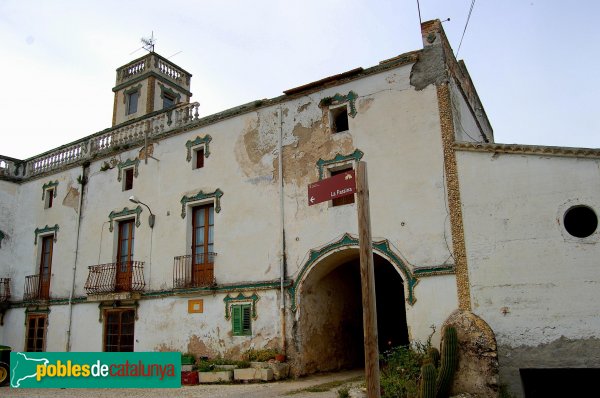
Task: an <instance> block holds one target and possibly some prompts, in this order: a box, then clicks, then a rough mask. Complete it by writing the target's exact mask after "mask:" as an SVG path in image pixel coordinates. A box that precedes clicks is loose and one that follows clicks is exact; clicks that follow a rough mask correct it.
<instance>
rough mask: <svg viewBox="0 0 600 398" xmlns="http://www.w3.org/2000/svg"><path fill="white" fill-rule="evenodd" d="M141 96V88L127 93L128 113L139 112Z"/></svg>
mask: <svg viewBox="0 0 600 398" xmlns="http://www.w3.org/2000/svg"><path fill="white" fill-rule="evenodd" d="M139 97H140V92H139V90H135V91H133V92H131V93H129V94H127V114H128V115H131V114H134V113H136V112H137V108H138V99H139Z"/></svg>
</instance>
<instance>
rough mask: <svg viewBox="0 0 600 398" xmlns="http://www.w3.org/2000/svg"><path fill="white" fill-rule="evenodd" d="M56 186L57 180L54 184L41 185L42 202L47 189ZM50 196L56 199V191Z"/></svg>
mask: <svg viewBox="0 0 600 398" xmlns="http://www.w3.org/2000/svg"><path fill="white" fill-rule="evenodd" d="M57 186H58V180H56V181H54V182H52V181H50V182H48V183H46V184H44V185H42V200H44V198H45V196H46V190H47V189H48V188H52V187H57ZM52 196H54V197H55V198H56V189H55V190H54V192H53V195H52Z"/></svg>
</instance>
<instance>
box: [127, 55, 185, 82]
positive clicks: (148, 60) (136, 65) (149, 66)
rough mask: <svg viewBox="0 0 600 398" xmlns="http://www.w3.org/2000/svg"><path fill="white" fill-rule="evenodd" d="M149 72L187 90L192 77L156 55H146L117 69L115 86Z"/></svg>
mask: <svg viewBox="0 0 600 398" xmlns="http://www.w3.org/2000/svg"><path fill="white" fill-rule="evenodd" d="M150 71H153V72H155V73H157V74H159V75H162V76H165V77H166V78H168V79H169V80H171V81H174V82H177V83H178V84H179V85H181V86H182V87H183V88H185V89H188V90H189V85H190V78H191V77H192V75H191V74H190V73H188V72H186V71H185V70H183V69H181V68H179V67H178V66H176V65H175V64H173V63H171V62H169V60H168V59H166V58H163V57H161V56H160V55H158V54H156V53H148V54H146V55H145V56H144V57H142V58H138V59H136V60H135V61H132V62H130V63H128V64H127V65H125V66H122V67H120V68H119V69H117V82H116V83H117V86H119V85H121V84H123V83H126V82H127V81H128V80H131V79H134V78H135V77H137V76H140V75H142V74H143V73H145V72H150Z"/></svg>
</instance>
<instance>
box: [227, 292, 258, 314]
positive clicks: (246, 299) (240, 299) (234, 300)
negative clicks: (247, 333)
mask: <svg viewBox="0 0 600 398" xmlns="http://www.w3.org/2000/svg"><path fill="white" fill-rule="evenodd" d="M258 300H260V296H259V295H258V294H256V293H252V295H251V296H245V295H244V294H243V293H240V294H238V295H237V296H236V297H231V296H230V295H229V294H227V296H225V298H224V299H223V301H224V302H225V319H227V320H229V319H231V306H232V305H235V304H241V303H250V304H252V319H254V320H256V318H257V316H258V315H257V313H256V302H257V301H258Z"/></svg>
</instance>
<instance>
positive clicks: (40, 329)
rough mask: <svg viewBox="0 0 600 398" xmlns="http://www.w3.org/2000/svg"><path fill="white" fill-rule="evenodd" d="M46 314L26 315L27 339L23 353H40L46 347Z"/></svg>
mask: <svg viewBox="0 0 600 398" xmlns="http://www.w3.org/2000/svg"><path fill="white" fill-rule="evenodd" d="M46 320H47V315H46V314H29V315H27V337H26V339H25V340H26V346H25V351H27V352H42V351H44V350H45V347H46V324H47V322H46Z"/></svg>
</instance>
